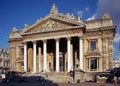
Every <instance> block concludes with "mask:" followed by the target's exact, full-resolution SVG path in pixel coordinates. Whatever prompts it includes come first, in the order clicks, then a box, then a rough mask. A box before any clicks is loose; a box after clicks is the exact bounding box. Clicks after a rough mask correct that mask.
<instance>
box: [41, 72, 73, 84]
mask: <svg viewBox="0 0 120 86" xmlns="http://www.w3.org/2000/svg"><path fill="white" fill-rule="evenodd" d="M41 76H42V77H44V78H45V79H47V80H50V81H52V82H53V83H68V82H72V78H71V77H70V76H69V73H68V72H46V73H42V74H41Z"/></svg>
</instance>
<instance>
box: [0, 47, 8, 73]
mask: <svg viewBox="0 0 120 86" xmlns="http://www.w3.org/2000/svg"><path fill="white" fill-rule="evenodd" d="M6 70H9V52H8V50H7V49H3V48H0V73H4V72H5V71H6Z"/></svg>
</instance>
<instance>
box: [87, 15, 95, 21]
mask: <svg viewBox="0 0 120 86" xmlns="http://www.w3.org/2000/svg"><path fill="white" fill-rule="evenodd" d="M95 17H96V14H93V15H92V16H91V17H89V18H88V19H87V21H88V20H94V19H95Z"/></svg>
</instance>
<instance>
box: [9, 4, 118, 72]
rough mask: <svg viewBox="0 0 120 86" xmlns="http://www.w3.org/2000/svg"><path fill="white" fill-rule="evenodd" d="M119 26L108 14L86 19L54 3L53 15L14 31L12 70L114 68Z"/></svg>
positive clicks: (51, 13)
mask: <svg viewBox="0 0 120 86" xmlns="http://www.w3.org/2000/svg"><path fill="white" fill-rule="evenodd" d="M115 30H116V26H115V25H113V22H112V19H111V17H110V15H109V14H108V13H105V14H104V15H103V17H102V18H101V19H95V20H89V21H82V20H81V16H78V18H75V16H74V15H71V14H69V13H68V14H62V13H59V12H58V8H57V7H56V5H55V4H54V5H53V6H52V8H51V11H50V14H49V15H47V16H46V17H44V18H41V19H39V20H37V21H36V22H35V23H34V24H33V25H31V26H28V25H27V24H25V27H24V28H23V30H17V29H16V28H15V27H14V28H13V31H12V32H11V33H10V36H9V38H8V42H9V44H10V47H9V49H10V52H9V53H10V69H11V70H15V71H20V72H23V71H25V72H32V73H40V72H69V71H70V70H83V71H86V72H99V71H106V70H107V69H111V68H113V38H114V36H115Z"/></svg>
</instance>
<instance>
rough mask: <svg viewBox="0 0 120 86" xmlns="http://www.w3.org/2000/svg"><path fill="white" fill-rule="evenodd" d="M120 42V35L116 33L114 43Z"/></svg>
mask: <svg viewBox="0 0 120 86" xmlns="http://www.w3.org/2000/svg"><path fill="white" fill-rule="evenodd" d="M119 40H120V34H119V33H116V35H115V37H114V40H113V41H114V42H116V43H118V42H119Z"/></svg>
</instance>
